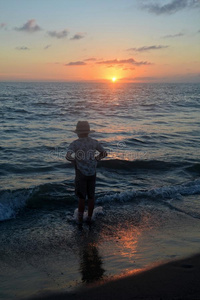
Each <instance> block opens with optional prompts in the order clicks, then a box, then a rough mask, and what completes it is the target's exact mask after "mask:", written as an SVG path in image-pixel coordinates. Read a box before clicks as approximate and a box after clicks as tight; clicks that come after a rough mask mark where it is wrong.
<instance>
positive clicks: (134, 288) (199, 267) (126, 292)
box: [27, 254, 200, 300]
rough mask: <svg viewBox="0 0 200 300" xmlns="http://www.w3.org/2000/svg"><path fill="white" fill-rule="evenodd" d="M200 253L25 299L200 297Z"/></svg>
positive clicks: (118, 299) (75, 299) (99, 299)
mask: <svg viewBox="0 0 200 300" xmlns="http://www.w3.org/2000/svg"><path fill="white" fill-rule="evenodd" d="M199 278H200V254H196V255H193V256H190V257H187V258H184V259H180V260H174V261H170V262H168V263H165V264H161V265H159V266H157V267H153V268H152V269H148V270H146V271H142V272H140V273H137V274H134V275H130V276H126V277H123V278H120V279H116V280H110V281H108V282H106V283H104V284H100V285H96V286H93V287H84V288H80V289H77V290H75V291H74V292H71V293H69V292H66V293H54V292H52V293H48V294H47V293H45V294H40V295H38V296H32V297H29V298H27V300H40V299H42V300H64V299H74V300H78V299H81V300H85V299H92V300H95V299H96V300H101V299H102V300H105V299H109V300H110V299H111V300H112V299H113V300H114V299H115V300H121V299H159V300H160V299H162V300H163V299H193V300H195V299H200V285H199Z"/></svg>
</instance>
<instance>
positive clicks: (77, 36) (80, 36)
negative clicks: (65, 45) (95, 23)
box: [70, 32, 86, 41]
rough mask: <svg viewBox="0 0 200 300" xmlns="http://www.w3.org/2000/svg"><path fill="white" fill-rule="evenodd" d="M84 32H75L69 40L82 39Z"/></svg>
mask: <svg viewBox="0 0 200 300" xmlns="http://www.w3.org/2000/svg"><path fill="white" fill-rule="evenodd" d="M85 35H86V34H85V33H81V32H79V33H76V34H75V35H74V36H73V37H72V38H71V39H70V40H73V41H74V40H80V39H83V38H84V37H85Z"/></svg>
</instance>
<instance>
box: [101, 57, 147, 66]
mask: <svg viewBox="0 0 200 300" xmlns="http://www.w3.org/2000/svg"><path fill="white" fill-rule="evenodd" d="M96 64H99V65H131V66H132V65H134V66H141V65H151V63H149V62H147V61H138V62H137V61H135V60H134V59H133V58H129V59H121V60H119V59H111V60H103V61H99V62H96Z"/></svg>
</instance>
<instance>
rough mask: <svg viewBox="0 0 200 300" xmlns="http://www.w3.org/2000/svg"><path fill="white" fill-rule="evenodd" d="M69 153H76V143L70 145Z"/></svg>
mask: <svg viewBox="0 0 200 300" xmlns="http://www.w3.org/2000/svg"><path fill="white" fill-rule="evenodd" d="M67 151H70V152H75V151H76V147H75V143H74V142H72V143H71V144H70V145H69V147H68V149H67Z"/></svg>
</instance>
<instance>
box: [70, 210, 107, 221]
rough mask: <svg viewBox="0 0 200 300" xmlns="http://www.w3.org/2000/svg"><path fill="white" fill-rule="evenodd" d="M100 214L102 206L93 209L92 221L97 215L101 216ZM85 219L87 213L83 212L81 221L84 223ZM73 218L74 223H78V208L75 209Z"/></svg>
mask: <svg viewBox="0 0 200 300" xmlns="http://www.w3.org/2000/svg"><path fill="white" fill-rule="evenodd" d="M102 214H103V207H102V206H97V207H95V209H94V210H93V215H92V221H94V220H95V219H96V217H97V216H98V215H102ZM87 217H88V212H87V211H85V212H84V215H83V221H86V220H87ZM73 218H74V220H75V221H76V222H78V208H76V209H75V211H74V216H73Z"/></svg>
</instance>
